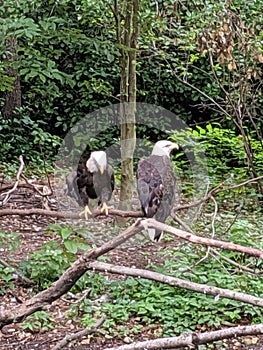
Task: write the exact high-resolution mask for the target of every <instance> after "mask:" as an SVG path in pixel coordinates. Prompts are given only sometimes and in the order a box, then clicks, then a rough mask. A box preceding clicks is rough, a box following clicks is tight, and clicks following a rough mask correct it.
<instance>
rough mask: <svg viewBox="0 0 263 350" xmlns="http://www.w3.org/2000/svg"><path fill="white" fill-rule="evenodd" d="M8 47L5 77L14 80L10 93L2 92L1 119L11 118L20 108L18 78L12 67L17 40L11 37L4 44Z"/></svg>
mask: <svg viewBox="0 0 263 350" xmlns="http://www.w3.org/2000/svg"><path fill="white" fill-rule="evenodd" d="M6 44H7V46H8V49H7V50H8V52H9V53H8V54H7V58H6V61H9V67H8V69H7V75H8V76H10V77H13V78H14V82H13V89H12V90H11V91H5V92H4V99H5V103H4V106H3V108H2V115H3V118H9V117H10V116H12V114H13V112H14V110H15V108H16V107H20V106H21V86H20V78H19V75H18V73H17V71H16V70H15V69H14V68H13V67H12V62H13V61H15V60H16V55H17V53H16V51H17V40H16V37H15V36H14V35H13V36H11V38H10V39H9V40H8V41H7V42H6Z"/></svg>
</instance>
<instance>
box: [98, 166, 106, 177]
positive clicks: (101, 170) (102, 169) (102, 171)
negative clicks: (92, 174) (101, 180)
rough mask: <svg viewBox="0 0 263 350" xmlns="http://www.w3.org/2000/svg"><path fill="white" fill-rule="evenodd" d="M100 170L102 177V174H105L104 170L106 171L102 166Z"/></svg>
mask: <svg viewBox="0 0 263 350" xmlns="http://www.w3.org/2000/svg"><path fill="white" fill-rule="evenodd" d="M99 169H100V173H101V175H102V174H103V173H104V170H105V169H104V167H103V166H100V168H99Z"/></svg>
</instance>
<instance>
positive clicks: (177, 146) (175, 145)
mask: <svg viewBox="0 0 263 350" xmlns="http://www.w3.org/2000/svg"><path fill="white" fill-rule="evenodd" d="M179 148H180V146H179V145H178V143H175V142H173V144H172V146H171V149H176V150H177V151H178V150H179Z"/></svg>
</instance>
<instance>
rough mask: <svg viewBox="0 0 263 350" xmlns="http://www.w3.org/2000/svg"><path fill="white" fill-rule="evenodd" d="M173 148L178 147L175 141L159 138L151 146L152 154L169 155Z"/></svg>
mask: <svg viewBox="0 0 263 350" xmlns="http://www.w3.org/2000/svg"><path fill="white" fill-rule="evenodd" d="M173 149H177V150H178V149H179V145H178V144H177V143H174V142H171V141H168V140H161V141H158V142H156V144H155V145H154V147H153V150H152V155H154V156H164V155H165V156H168V157H170V153H171V151H172V150H173Z"/></svg>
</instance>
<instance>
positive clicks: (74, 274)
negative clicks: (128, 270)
mask: <svg viewBox="0 0 263 350" xmlns="http://www.w3.org/2000/svg"><path fill="white" fill-rule="evenodd" d="M141 229H142V228H141V227H139V220H137V221H136V222H135V223H134V224H133V225H132V226H130V227H129V228H127V229H126V230H125V231H124V232H122V233H121V234H120V235H118V236H117V237H114V238H113V239H112V240H110V241H109V242H107V243H105V244H103V245H102V246H101V247H98V248H94V249H91V250H90V251H88V252H87V253H85V254H83V255H82V256H81V257H80V258H79V259H77V260H76V261H75V262H74V263H73V264H72V265H71V266H70V267H69V268H68V269H67V270H66V271H65V272H64V274H63V275H62V276H61V277H60V278H59V279H58V280H57V281H56V282H54V283H53V284H52V285H51V286H50V287H49V288H47V289H45V290H43V291H42V292H40V293H38V294H36V295H35V296H33V297H32V298H31V299H29V300H27V301H25V302H24V303H23V304H21V305H19V306H16V307H10V306H9V305H5V306H0V329H1V328H2V327H3V326H5V325H7V324H10V323H12V322H20V321H21V320H22V319H24V318H25V317H26V316H29V315H30V314H32V313H34V312H36V311H39V310H43V309H45V308H47V307H49V305H50V304H51V303H52V302H53V301H54V300H57V299H58V298H60V297H61V296H62V295H63V294H65V293H66V292H68V291H69V290H70V288H71V287H72V286H73V285H74V284H75V283H76V282H77V280H78V279H79V278H80V277H81V276H82V275H83V274H84V273H85V272H86V271H87V270H88V268H89V263H90V262H91V261H92V260H94V259H97V258H98V257H99V256H101V255H103V254H106V253H107V252H109V251H110V250H113V249H114V248H116V247H117V246H119V245H121V244H122V243H124V242H125V241H127V240H128V239H129V238H131V237H132V236H134V235H135V234H137V233H138V232H140V231H141Z"/></svg>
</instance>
